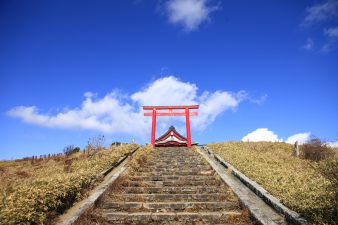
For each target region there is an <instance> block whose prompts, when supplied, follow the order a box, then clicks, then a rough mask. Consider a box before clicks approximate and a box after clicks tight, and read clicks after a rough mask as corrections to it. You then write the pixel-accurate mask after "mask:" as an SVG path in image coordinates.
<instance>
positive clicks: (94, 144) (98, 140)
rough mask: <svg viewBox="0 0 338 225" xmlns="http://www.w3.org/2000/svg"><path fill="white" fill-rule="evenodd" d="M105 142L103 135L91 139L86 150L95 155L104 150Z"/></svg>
mask: <svg viewBox="0 0 338 225" xmlns="http://www.w3.org/2000/svg"><path fill="white" fill-rule="evenodd" d="M104 141H105V138H104V136H103V135H99V136H97V137H92V138H89V140H88V143H87V146H86V150H87V151H88V152H90V151H92V152H94V154H95V153H96V152H98V151H100V150H102V149H104V147H103V144H104Z"/></svg>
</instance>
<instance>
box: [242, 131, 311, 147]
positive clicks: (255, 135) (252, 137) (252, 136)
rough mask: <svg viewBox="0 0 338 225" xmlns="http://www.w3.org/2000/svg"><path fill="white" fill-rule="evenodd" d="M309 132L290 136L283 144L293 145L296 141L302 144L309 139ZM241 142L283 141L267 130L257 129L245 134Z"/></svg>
mask: <svg viewBox="0 0 338 225" xmlns="http://www.w3.org/2000/svg"><path fill="white" fill-rule="evenodd" d="M310 135H311V133H310V132H305V133H298V134H294V135H292V136H290V137H289V138H288V139H287V140H286V141H285V142H287V143H289V144H294V143H295V142H296V141H298V143H299V144H304V143H305V142H307V141H308V140H309V139H310ZM242 141H252V142H257V141H271V142H275V141H283V139H281V138H279V137H278V135H277V134H275V133H274V132H273V131H270V130H269V129H268V128H258V129H256V130H254V131H253V132H251V133H249V134H247V135H246V136H244V137H243V138H242Z"/></svg>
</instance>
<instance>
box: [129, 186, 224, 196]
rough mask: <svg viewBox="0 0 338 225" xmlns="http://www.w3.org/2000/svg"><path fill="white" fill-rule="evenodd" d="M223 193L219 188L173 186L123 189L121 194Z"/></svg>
mask: <svg viewBox="0 0 338 225" xmlns="http://www.w3.org/2000/svg"><path fill="white" fill-rule="evenodd" d="M222 191H223V192H224V190H222V188H220V187H219V186H216V185H214V186H205V185H203V186H183V187H180V186H174V187H125V188H124V192H123V193H134V194H142V193H144V194H151V193H168V194H202V193H220V192H222Z"/></svg>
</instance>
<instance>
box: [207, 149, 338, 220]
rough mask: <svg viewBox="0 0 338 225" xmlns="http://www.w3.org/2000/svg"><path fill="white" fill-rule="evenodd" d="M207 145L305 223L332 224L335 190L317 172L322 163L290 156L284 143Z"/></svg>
mask: <svg viewBox="0 0 338 225" xmlns="http://www.w3.org/2000/svg"><path fill="white" fill-rule="evenodd" d="M208 146H209V147H210V148H211V149H213V151H214V153H216V154H219V155H220V156H221V157H222V158H223V159H224V160H226V161H228V162H229V163H231V164H232V165H234V166H235V167H236V168H237V169H239V170H240V171H241V172H243V173H244V174H245V175H247V176H248V177H250V178H251V179H253V180H255V181H256V182H257V183H258V184H260V185H262V186H263V187H264V188H265V189H266V190H267V191H269V192H270V193H271V194H272V195H274V196H276V197H277V198H279V199H280V200H281V202H282V203H283V204H285V205H286V206H287V207H290V208H291V209H293V210H295V211H296V212H298V213H300V214H301V215H303V216H304V217H305V218H307V219H308V220H309V221H311V222H313V223H315V224H334V223H335V219H336V215H335V212H336V211H335V207H336V200H335V194H336V191H337V187H334V184H333V182H332V181H330V180H329V179H327V178H326V177H325V176H323V173H322V171H321V170H320V169H319V165H320V164H322V163H325V162H321V163H319V164H318V163H316V162H312V161H309V160H304V159H301V158H297V157H294V156H293V154H292V153H293V146H292V145H290V144H286V143H272V142H256V143H254V142H224V143H215V144H210V145H208ZM336 162H337V161H336ZM336 168H337V167H336Z"/></svg>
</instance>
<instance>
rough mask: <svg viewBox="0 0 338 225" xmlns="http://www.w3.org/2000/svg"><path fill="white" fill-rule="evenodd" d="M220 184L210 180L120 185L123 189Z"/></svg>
mask: <svg viewBox="0 0 338 225" xmlns="http://www.w3.org/2000/svg"><path fill="white" fill-rule="evenodd" d="M218 184H221V182H220V181H218V180H216V179H212V180H211V179H210V180H184V179H182V180H174V181H147V180H143V181H142V180H140V181H132V180H128V181H126V182H124V183H123V184H122V185H123V186H124V187H151V186H154V187H168V186H185V185H188V186H198V185H218Z"/></svg>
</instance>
